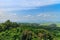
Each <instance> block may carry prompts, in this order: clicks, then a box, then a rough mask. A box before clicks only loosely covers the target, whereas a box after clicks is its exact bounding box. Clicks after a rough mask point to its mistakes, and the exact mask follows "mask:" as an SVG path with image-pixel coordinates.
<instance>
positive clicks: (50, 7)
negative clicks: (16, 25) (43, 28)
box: [0, 0, 60, 23]
mask: <svg viewBox="0 0 60 40" xmlns="http://www.w3.org/2000/svg"><path fill="white" fill-rule="evenodd" d="M6 20H11V21H13V22H37V23H38V22H60V0H0V22H5V21H6Z"/></svg>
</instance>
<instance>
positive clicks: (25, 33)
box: [0, 20, 60, 40]
mask: <svg viewBox="0 0 60 40" xmlns="http://www.w3.org/2000/svg"><path fill="white" fill-rule="evenodd" d="M59 38H60V27H57V25H56V24H49V25H41V24H38V23H17V22H11V21H10V20H7V21H6V22H4V23H0V40H60V39H59Z"/></svg>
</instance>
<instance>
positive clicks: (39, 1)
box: [0, 0, 60, 11]
mask: <svg viewBox="0 0 60 40" xmlns="http://www.w3.org/2000/svg"><path fill="white" fill-rule="evenodd" d="M57 3H60V0H0V8H3V9H5V10H6V9H7V11H8V10H17V9H18V10H20V9H21V10H22V9H32V8H34V7H38V6H44V5H51V4H57Z"/></svg>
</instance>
